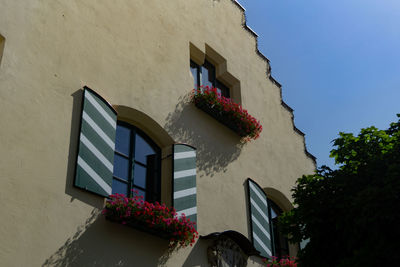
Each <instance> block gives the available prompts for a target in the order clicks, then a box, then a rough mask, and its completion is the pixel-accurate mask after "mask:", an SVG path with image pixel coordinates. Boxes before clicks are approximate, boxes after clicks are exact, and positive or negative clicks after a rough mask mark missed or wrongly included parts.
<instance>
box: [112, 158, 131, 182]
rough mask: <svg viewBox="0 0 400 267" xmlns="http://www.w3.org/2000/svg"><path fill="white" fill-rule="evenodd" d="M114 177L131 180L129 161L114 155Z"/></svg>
mask: <svg viewBox="0 0 400 267" xmlns="http://www.w3.org/2000/svg"><path fill="white" fill-rule="evenodd" d="M114 176H117V177H118V178H121V179H124V180H126V181H128V179H129V160H128V159H126V158H124V157H122V156H120V155H118V154H114Z"/></svg>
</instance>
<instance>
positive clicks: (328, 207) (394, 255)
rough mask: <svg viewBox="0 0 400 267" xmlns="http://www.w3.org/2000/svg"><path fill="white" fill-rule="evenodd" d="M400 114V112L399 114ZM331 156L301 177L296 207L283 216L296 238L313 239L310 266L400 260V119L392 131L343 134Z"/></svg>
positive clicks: (306, 259) (307, 257) (304, 259)
mask: <svg viewBox="0 0 400 267" xmlns="http://www.w3.org/2000/svg"><path fill="white" fill-rule="evenodd" d="M398 117H400V116H399V115H398ZM333 145H334V147H335V148H334V149H333V150H332V151H331V156H332V157H334V158H335V161H336V163H337V164H340V167H339V169H337V170H331V169H330V168H328V167H326V166H322V167H321V168H320V169H318V170H317V171H316V173H315V174H314V175H307V176H303V177H301V178H299V179H298V180H297V183H296V187H295V188H294V189H293V190H292V191H293V198H294V201H295V204H296V207H295V208H294V209H293V210H291V211H290V212H288V213H285V214H284V216H282V217H281V218H280V224H281V227H282V229H283V231H284V232H285V233H286V234H288V235H289V237H290V241H291V242H300V241H301V240H305V239H310V242H309V243H308V244H307V246H306V247H305V249H303V250H301V251H300V253H299V261H300V262H301V263H302V264H303V265H304V266H384V265H386V264H393V263H394V262H397V261H399V260H400V256H399V253H398V252H397V250H398V249H397V247H398V246H396V245H395V244H396V242H397V239H398V238H400V230H399V227H398V222H399V221H400V120H399V121H398V122H394V123H392V124H391V125H390V127H389V128H388V129H387V130H379V129H377V128H376V127H369V128H365V129H361V131H360V133H359V134H358V135H357V136H354V135H353V134H351V133H343V132H341V133H339V138H337V139H335V140H334V142H333Z"/></svg>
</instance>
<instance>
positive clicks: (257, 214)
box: [247, 179, 272, 257]
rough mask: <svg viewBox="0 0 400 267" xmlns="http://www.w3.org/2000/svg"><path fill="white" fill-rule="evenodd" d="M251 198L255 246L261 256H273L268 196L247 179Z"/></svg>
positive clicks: (250, 211)
mask: <svg viewBox="0 0 400 267" xmlns="http://www.w3.org/2000/svg"><path fill="white" fill-rule="evenodd" d="M247 185H248V196H249V214H250V225H251V237H252V241H253V246H254V247H255V248H256V249H257V250H258V251H260V254H261V256H263V257H271V256H272V242H271V227H270V220H269V218H270V217H269V215H268V214H269V209H268V202H267V195H266V194H265V193H264V191H263V190H262V189H261V187H260V186H259V185H258V184H257V183H255V182H254V181H253V180H251V179H247Z"/></svg>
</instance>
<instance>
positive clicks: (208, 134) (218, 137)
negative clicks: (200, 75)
mask: <svg viewBox="0 0 400 267" xmlns="http://www.w3.org/2000/svg"><path fill="white" fill-rule="evenodd" d="M164 129H166V130H167V131H168V132H169V134H170V135H171V136H172V137H173V138H174V139H175V140H176V141H177V142H181V143H186V144H189V145H192V146H194V147H195V148H197V168H198V170H200V171H204V172H205V174H206V175H208V176H213V175H214V173H216V172H221V171H226V168H227V166H228V165H229V164H230V163H231V162H233V161H234V160H236V159H237V158H238V157H239V155H240V153H241V150H242V148H243V146H244V143H243V142H241V138H240V136H238V135H237V134H236V133H234V132H233V131H232V130H230V129H228V128H227V127H226V126H224V125H223V124H221V123H219V122H218V121H216V120H215V119H214V118H212V117H211V116H209V115H208V114H206V113H205V112H203V111H201V110H199V109H198V108H196V107H195V106H194V104H192V103H191V102H190V95H189V94H187V95H184V96H182V97H180V98H179V101H178V104H177V105H176V107H175V110H174V111H172V112H170V113H169V114H168V115H167V118H166V124H165V125H164Z"/></svg>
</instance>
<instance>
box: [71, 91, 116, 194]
mask: <svg viewBox="0 0 400 267" xmlns="http://www.w3.org/2000/svg"><path fill="white" fill-rule="evenodd" d="M116 124H117V113H116V111H115V110H114V109H113V108H112V106H111V105H110V104H109V103H108V102H107V101H105V100H104V99H103V98H102V97H101V96H99V95H98V94H97V93H95V92H94V91H93V90H91V89H90V88H88V87H85V88H84V91H83V103H82V117H81V128H80V134H79V149H78V158H77V165H76V175H75V186H77V187H79V188H83V189H86V190H88V191H91V192H93V193H96V194H99V195H102V196H108V195H110V194H111V193H112V190H111V185H112V178H113V164H114V149H115V132H116Z"/></svg>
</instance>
